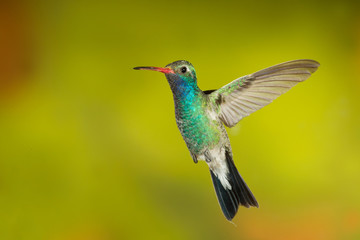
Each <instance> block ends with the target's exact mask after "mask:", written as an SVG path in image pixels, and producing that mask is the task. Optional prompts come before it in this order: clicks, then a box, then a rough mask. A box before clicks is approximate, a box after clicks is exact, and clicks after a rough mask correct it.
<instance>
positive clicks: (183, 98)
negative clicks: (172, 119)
mask: <svg viewBox="0 0 360 240" xmlns="http://www.w3.org/2000/svg"><path fill="white" fill-rule="evenodd" d="M174 100H175V114H176V123H177V125H178V128H179V130H180V132H181V135H182V136H183V138H184V140H185V142H186V145H187V147H188V148H189V150H190V151H191V152H192V153H193V154H202V153H203V151H205V150H206V149H211V148H212V147H213V146H215V145H216V144H217V143H218V142H219V140H220V135H221V134H220V130H219V127H218V121H216V120H214V119H212V118H211V116H210V114H209V110H210V109H209V106H208V102H207V97H206V96H205V94H204V93H203V92H201V90H200V91H194V90H188V91H186V90H185V91H183V92H182V94H181V95H180V96H179V95H178V96H176V95H174Z"/></svg>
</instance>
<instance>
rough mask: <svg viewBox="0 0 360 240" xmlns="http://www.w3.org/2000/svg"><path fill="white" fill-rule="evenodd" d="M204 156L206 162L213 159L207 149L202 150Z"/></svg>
mask: <svg viewBox="0 0 360 240" xmlns="http://www.w3.org/2000/svg"><path fill="white" fill-rule="evenodd" d="M204 156H205V161H206V162H207V163H210V162H211V161H212V160H213V158H212V156H211V153H210V151H209V150H208V149H207V150H206V151H205V152H204Z"/></svg>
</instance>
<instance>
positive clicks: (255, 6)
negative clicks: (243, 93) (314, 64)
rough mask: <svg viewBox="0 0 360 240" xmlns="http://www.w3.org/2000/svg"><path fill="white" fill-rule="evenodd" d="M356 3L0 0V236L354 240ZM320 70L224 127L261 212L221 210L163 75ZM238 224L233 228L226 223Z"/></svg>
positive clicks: (358, 104)
mask: <svg viewBox="0 0 360 240" xmlns="http://www.w3.org/2000/svg"><path fill="white" fill-rule="evenodd" d="M359 6H360V5H359V4H356V1H346V0H345V1H310V0H305V1H285V0H284V1H281V0H280V1H262V0H260V1H188V0H185V1H164V0H162V1H121V0H120V1H70V0H65V1H17V2H16V1H12V2H11V3H6V2H5V1H2V2H1V3H0V55H1V57H0V95H1V96H0V239H4V240H6V239H36V240H39V239H40V240H41V239H46V240H48V239H49V240H73V239H74V240H75V239H76V240H78V239H85V240H107V239H111V240H112V239H244V240H270V239H274V240H275V239H276V240H289V239H290V240H293V239H295V240H297V239H299V240H300V239H308V240H312V239H314V240H323V239H324V240H325V239H326V240H328V239H329V240H332V239H334V240H335V239H341V240H348V239H349V240H350V239H360V204H359V203H360V191H359V186H360V127H359V123H360V111H359V110H360V93H359V92H360V91H359V90H360V15H359V12H360V8H359ZM299 58H310V59H315V60H317V61H319V62H320V63H321V66H320V68H319V70H318V71H317V72H316V73H315V74H314V75H313V76H312V77H311V78H309V79H308V80H307V81H305V82H304V83H301V84H299V85H298V86H296V87H294V89H292V90H290V92H289V93H286V94H285V95H284V96H281V97H280V98H279V99H277V100H275V101H274V103H272V104H270V105H269V106H267V107H265V108H263V109H261V110H259V111H258V112H256V113H253V114H252V115H251V116H249V117H247V118H245V119H244V120H242V121H241V122H240V124H238V125H237V126H236V127H234V128H232V129H228V133H229V137H230V140H231V143H232V148H233V153H234V159H235V163H236V165H237V167H238V169H239V171H240V173H241V174H242V176H243V177H244V179H245V180H246V182H247V183H248V185H249V186H250V188H251V189H252V191H253V193H254V195H255V196H256V198H257V200H258V202H259V204H260V208H259V209H256V208H251V209H245V208H240V209H239V211H238V214H237V216H236V217H235V218H234V224H231V223H229V222H228V221H226V219H225V218H224V216H223V214H222V212H221V209H220V207H219V205H218V203H217V199H216V196H215V192H214V189H213V186H212V182H211V178H210V176H209V171H208V168H207V166H206V165H205V164H204V162H200V163H199V164H197V165H195V164H194V163H193V161H192V159H191V157H190V154H189V152H188V150H187V149H186V146H185V144H184V142H183V140H182V138H181V135H180V133H179V132H178V129H177V127H176V123H175V118H174V107H173V99H172V94H171V91H170V89H169V86H168V84H167V82H166V79H165V77H164V76H163V75H162V74H160V73H155V72H146V71H133V70H132V67H135V66H142V65H145V66H146V65H150V66H160V67H161V66H165V65H166V64H168V63H170V62H172V61H175V60H179V59H185V60H188V61H190V62H191V63H193V65H194V66H195V68H196V70H197V76H198V84H199V86H200V88H202V89H203V90H206V89H214V88H219V87H221V86H223V85H225V84H226V83H228V82H230V81H232V80H233V79H235V78H237V77H239V76H242V75H245V74H249V73H252V72H254V71H257V70H260V69H262V68H265V67H269V66H271V65H275V64H278V63H281V62H284V61H288V60H294V59H299ZM235 225H236V226H235Z"/></svg>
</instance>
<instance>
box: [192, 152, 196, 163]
mask: <svg viewBox="0 0 360 240" xmlns="http://www.w3.org/2000/svg"><path fill="white" fill-rule="evenodd" d="M190 155H191V157H192V159H193V161H194V163H198V159H197V156H196V155H195V154H193V153H192V152H190Z"/></svg>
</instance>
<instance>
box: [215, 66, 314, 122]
mask: <svg viewBox="0 0 360 240" xmlns="http://www.w3.org/2000/svg"><path fill="white" fill-rule="evenodd" d="M319 65H320V64H319V63H318V62H316V61H314V60H309V59H303V60H294V61H289V62H285V63H281V64H278V65H275V66H272V67H269V68H266V69H263V70H260V71H258V72H255V73H253V74H249V75H246V76H244V77H240V78H238V79H235V80H234V81H232V82H231V83H229V84H227V85H225V86H224V87H222V88H220V89H218V90H216V91H214V92H211V93H210V94H209V95H208V96H209V99H210V101H212V102H213V103H214V104H217V105H218V106H219V117H220V119H221V120H222V122H223V123H224V124H225V125H226V126H228V127H233V126H235V125H236V124H237V123H238V122H239V121H240V120H241V119H242V118H244V117H246V116H248V115H249V114H251V113H253V112H255V111H256V110H259V109H260V108H262V107H264V106H266V105H268V104H269V103H271V102H272V101H273V100H274V99H276V98H277V97H278V96H280V95H281V94H283V93H285V92H287V91H288V90H289V89H290V88H292V87H293V86H295V85H296V84H298V83H299V82H302V81H304V80H306V79H307V78H309V77H310V75H311V74H312V73H314V72H315V71H316V70H317V68H318V67H319Z"/></svg>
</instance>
